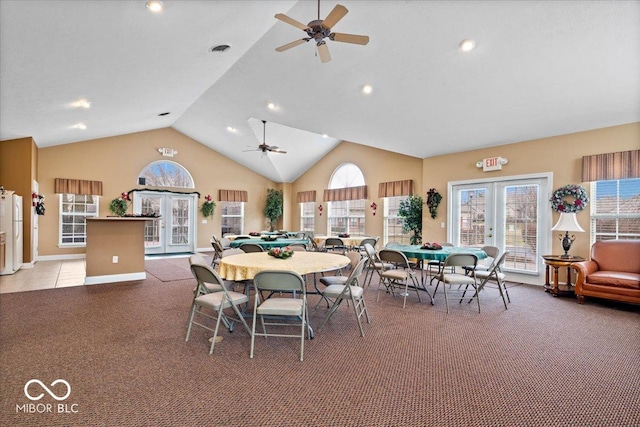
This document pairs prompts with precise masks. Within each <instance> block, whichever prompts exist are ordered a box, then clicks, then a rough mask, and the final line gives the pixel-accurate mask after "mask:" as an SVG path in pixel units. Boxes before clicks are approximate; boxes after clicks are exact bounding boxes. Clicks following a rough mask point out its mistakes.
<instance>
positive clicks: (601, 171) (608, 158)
mask: <svg viewBox="0 0 640 427" xmlns="http://www.w3.org/2000/svg"><path fill="white" fill-rule="evenodd" d="M629 178H640V150H630V151H619V152H617V153H605V154H596V155H593V156H584V157H583V158H582V182H589V181H606V180H611V179H629Z"/></svg>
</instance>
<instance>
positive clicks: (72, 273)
mask: <svg viewBox="0 0 640 427" xmlns="http://www.w3.org/2000/svg"><path fill="white" fill-rule="evenodd" d="M84 261H85V260H84V259H72V260H58V261H38V262H36V263H35V265H34V267H33V268H21V269H20V270H18V271H17V272H16V273H15V274H10V275H4V276H0V294H6V293H10V292H23V291H35V290H40V289H51V288H64V287H68V286H81V285H84V278H85V271H86V269H85V263H84Z"/></svg>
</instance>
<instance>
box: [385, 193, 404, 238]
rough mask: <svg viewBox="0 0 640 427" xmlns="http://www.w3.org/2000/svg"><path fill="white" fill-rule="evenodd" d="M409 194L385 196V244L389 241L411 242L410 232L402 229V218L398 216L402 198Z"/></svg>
mask: <svg viewBox="0 0 640 427" xmlns="http://www.w3.org/2000/svg"><path fill="white" fill-rule="evenodd" d="M408 198H409V197H408V196H396V197H385V198H384V242H383V243H384V244H385V245H386V244H387V243H389V242H396V243H404V244H409V239H410V233H405V232H404V231H403V230H402V218H401V217H399V216H398V208H399V207H400V202H401V201H402V200H406V199H408Z"/></svg>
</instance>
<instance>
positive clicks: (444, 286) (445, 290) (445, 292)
mask: <svg viewBox="0 0 640 427" xmlns="http://www.w3.org/2000/svg"><path fill="white" fill-rule="evenodd" d="M442 290H443V291H444V305H445V306H446V307H447V314H449V299H448V298H447V284H446V283H443V284H442Z"/></svg>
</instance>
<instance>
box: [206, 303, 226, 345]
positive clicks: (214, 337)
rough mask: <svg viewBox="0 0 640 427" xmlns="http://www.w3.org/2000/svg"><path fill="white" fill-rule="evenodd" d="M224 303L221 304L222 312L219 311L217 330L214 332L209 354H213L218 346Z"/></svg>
mask: <svg viewBox="0 0 640 427" xmlns="http://www.w3.org/2000/svg"><path fill="white" fill-rule="evenodd" d="M222 310H223V308H222V303H221V304H220V310H218V319H217V320H216V329H215V331H213V338H212V339H211V348H210V349H209V354H213V347H214V346H215V345H216V337H217V336H218V329H219V328H220V321H221V319H222V316H224V315H223V314H222Z"/></svg>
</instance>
